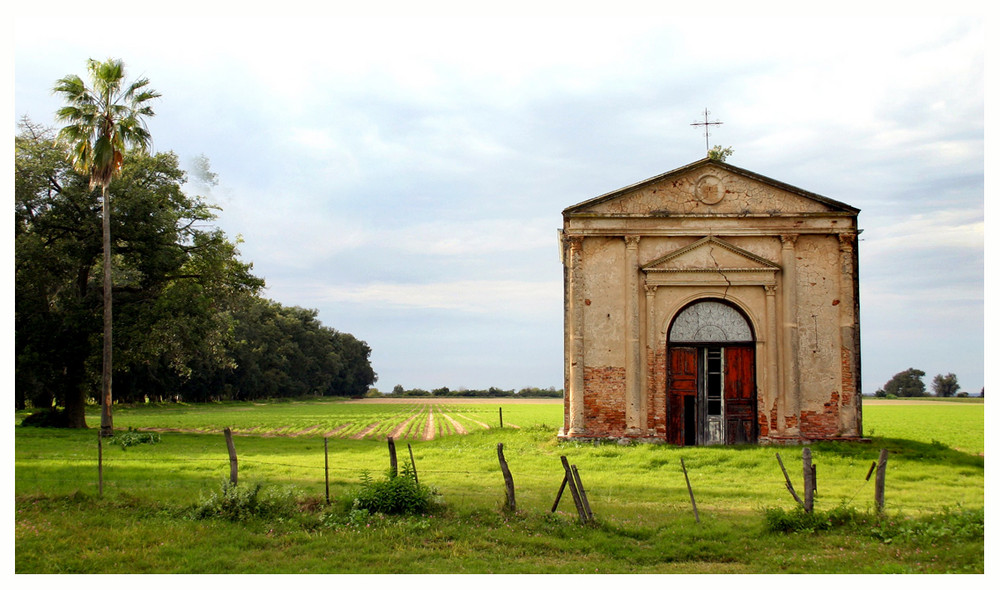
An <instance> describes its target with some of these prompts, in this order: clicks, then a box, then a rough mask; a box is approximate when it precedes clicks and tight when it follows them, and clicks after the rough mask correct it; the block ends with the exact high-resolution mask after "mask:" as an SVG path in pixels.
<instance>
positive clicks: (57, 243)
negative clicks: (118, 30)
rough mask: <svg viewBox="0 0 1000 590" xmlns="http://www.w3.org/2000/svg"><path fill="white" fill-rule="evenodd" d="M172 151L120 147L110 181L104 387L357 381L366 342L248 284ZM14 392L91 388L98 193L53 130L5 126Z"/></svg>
mask: <svg viewBox="0 0 1000 590" xmlns="http://www.w3.org/2000/svg"><path fill="white" fill-rule="evenodd" d="M185 182H186V174H185V172H184V171H183V170H181V168H180V167H179V165H178V161H177V157H176V156H175V155H174V154H172V153H158V154H153V155H145V154H141V153H135V154H131V155H130V156H129V157H128V158H127V159H126V160H125V162H124V166H123V168H122V172H121V174H120V176H119V177H117V178H116V179H114V180H113V181H112V182H111V183H110V185H109V186H108V189H107V190H108V195H109V203H110V205H111V207H112V210H113V212H112V215H111V224H112V228H111V233H112V235H113V236H114V241H113V252H114V274H113V276H114V288H113V298H114V308H115V315H114V334H115V339H114V358H115V366H114V373H113V381H114V400H115V401H116V402H126V403H131V402H142V401H144V400H147V399H148V400H163V399H171V398H175V397H176V396H179V397H180V398H181V399H185V400H190V401H201V400H210V399H257V398H263V397H274V396H279V395H301V394H309V395H342V396H343V395H349V396H360V395H363V394H364V393H365V392H366V391H367V389H368V387H369V386H370V385H371V384H372V383H373V382H374V381H375V373H374V372H373V371H372V369H371V366H370V363H369V360H368V356H369V355H370V352H371V351H370V349H369V348H368V346H367V345H366V344H365V343H364V342H362V341H360V340H357V339H356V338H354V337H353V336H351V335H350V334H343V333H340V332H337V331H336V330H333V329H331V328H328V327H324V326H322V325H321V324H320V322H319V321H318V320H317V319H316V315H317V312H316V311H313V310H304V309H300V308H295V307H284V306H282V305H280V304H278V303H275V302H272V301H268V300H266V299H263V298H261V297H260V295H259V293H260V291H261V289H262V287H263V286H264V282H263V280H261V279H259V278H257V277H255V276H254V275H253V274H252V272H251V271H252V265H251V264H250V263H247V262H243V261H241V260H240V259H239V252H238V250H237V248H236V244H235V243H233V242H232V241H230V240H229V239H228V238H227V237H226V236H225V234H224V233H223V232H222V231H221V230H220V229H218V228H216V227H213V226H212V225H211V223H212V221H213V220H214V219H215V213H214V209H215V208H214V207H213V206H212V205H210V204H209V203H208V202H207V201H206V200H204V199H203V198H201V197H198V196H191V195H189V194H188V193H186V192H185V191H184V190H183V187H184V184H185ZM14 210H15V244H14V257H15V260H14V262H15V405H16V407H18V408H23V407H27V406H30V407H35V408H49V407H51V406H52V405H53V404H56V405H58V406H61V407H65V408H66V410H67V415H68V421H69V424H70V425H71V426H83V425H84V423H83V420H84V405H85V404H86V402H87V401H88V400H90V399H95V400H100V398H101V396H100V395H99V389H100V373H101V364H102V356H101V337H100V336H101V333H102V326H101V324H102V319H101V318H102V308H103V306H102V293H103V288H102V279H101V273H100V268H101V253H102V246H101V236H102V231H101V213H100V211H101V200H100V191H95V190H92V189H91V187H90V185H89V179H88V178H87V177H86V176H83V175H80V174H78V173H77V172H75V171H74V170H73V169H72V167H71V166H70V165H69V163H68V161H67V159H66V156H65V154H64V152H63V151H62V150H60V149H59V148H57V147H56V146H55V145H54V143H53V133H52V131H51V130H49V129H46V128H44V127H42V126H39V125H36V124H34V123H32V122H30V121H28V120H24V121H22V122H21V124H20V126H19V133H18V134H17V136H16V137H15V209H14Z"/></svg>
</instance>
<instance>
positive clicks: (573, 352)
mask: <svg viewBox="0 0 1000 590" xmlns="http://www.w3.org/2000/svg"><path fill="white" fill-rule="evenodd" d="M568 240H569V305H570V314H569V316H570V323H571V326H570V331H571V336H570V342H569V344H570V351H569V363H570V364H569V392H568V395H569V408H570V410H569V432H567V433H566V434H568V435H570V436H574V435H580V434H584V433H585V432H586V425H585V424H584V406H583V361H584V359H583V306H584V303H583V236H573V237H570V238H568Z"/></svg>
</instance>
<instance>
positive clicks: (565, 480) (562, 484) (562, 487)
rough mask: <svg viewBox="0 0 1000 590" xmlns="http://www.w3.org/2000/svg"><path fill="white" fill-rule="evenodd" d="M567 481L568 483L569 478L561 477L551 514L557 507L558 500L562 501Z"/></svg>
mask: <svg viewBox="0 0 1000 590" xmlns="http://www.w3.org/2000/svg"><path fill="white" fill-rule="evenodd" d="M568 481H569V477H567V476H566V475H563V480H562V483H561V484H559V492H557V493H556V501H555V502H553V503H552V512H555V511H556V508H558V507H559V500H561V499H562V495H563V490H565V489H566V482H568Z"/></svg>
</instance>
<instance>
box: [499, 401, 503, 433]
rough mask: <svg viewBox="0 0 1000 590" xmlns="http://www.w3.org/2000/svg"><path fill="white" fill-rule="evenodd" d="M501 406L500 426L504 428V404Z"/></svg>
mask: <svg viewBox="0 0 1000 590" xmlns="http://www.w3.org/2000/svg"><path fill="white" fill-rule="evenodd" d="M499 408H500V428H503V406H499Z"/></svg>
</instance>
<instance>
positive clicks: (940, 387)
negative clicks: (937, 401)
mask: <svg viewBox="0 0 1000 590" xmlns="http://www.w3.org/2000/svg"><path fill="white" fill-rule="evenodd" d="M959 387H960V386H959V385H958V377H956V376H955V374H954V373H948V374H947V375H936V376H935V377H934V380H933V381H932V382H931V388H932V389H933V390H934V395H936V396H938V397H953V396H954V395H955V394H957V393H958V390H959Z"/></svg>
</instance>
